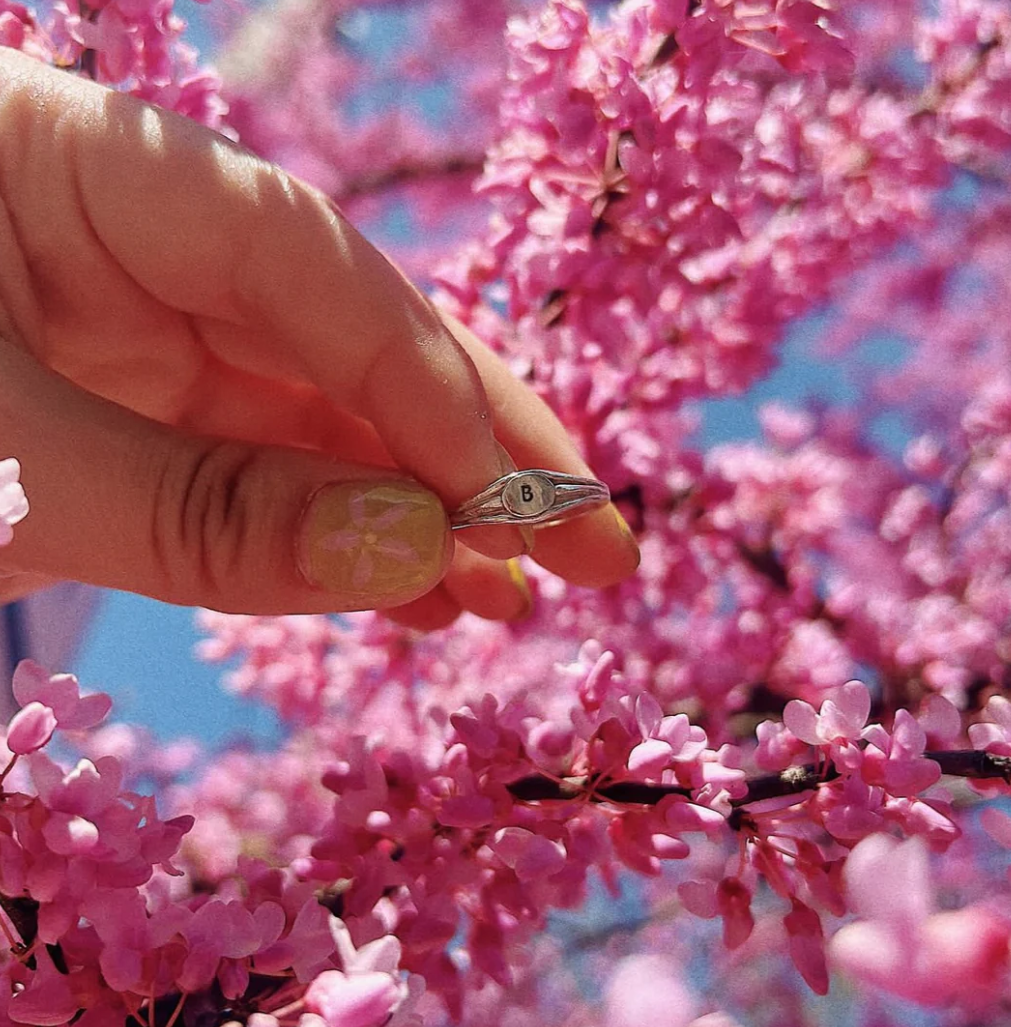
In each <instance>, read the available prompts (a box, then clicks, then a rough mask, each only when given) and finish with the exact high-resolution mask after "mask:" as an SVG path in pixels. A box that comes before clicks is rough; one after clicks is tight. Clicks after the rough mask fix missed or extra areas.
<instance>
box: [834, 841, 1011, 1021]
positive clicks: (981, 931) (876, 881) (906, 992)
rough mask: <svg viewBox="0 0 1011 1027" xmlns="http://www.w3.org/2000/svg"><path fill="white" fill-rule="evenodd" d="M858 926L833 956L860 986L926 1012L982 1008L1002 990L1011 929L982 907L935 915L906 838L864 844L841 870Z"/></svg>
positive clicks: (837, 941)
mask: <svg viewBox="0 0 1011 1027" xmlns="http://www.w3.org/2000/svg"><path fill="white" fill-rule="evenodd" d="M845 877H846V885H847V895H848V898H849V901H850V904H851V907H852V908H853V910H854V911H855V912H856V913H857V915H858V917H860V919H859V920H857V922H855V923H852V924H848V925H846V926H844V927H843V928H841V929H840V930H839V931H838V932H837V933H836V935H835V936H834V937H833V939H832V942H831V945H830V953H831V956H832V959H833V961H834V962H835V964H836V965H837V966H839V967H840V968H841V969H844V970H845V971H846V972H847V973H849V974H851V975H853V976H854V977H856V978H858V979H859V980H861V981H863V982H865V983H868V984H870V985H872V986H874V987H876V988H880V989H882V990H885V991H888V992H890V993H892V994H894V995H898V996H900V997H902V998H906V999H908V1000H911V1001H914V1002H917V1003H919V1004H922V1005H927V1006H944V1005H948V1004H950V1003H952V1002H954V1001H962V1002H966V1003H968V1004H969V1005H970V1006H972V1005H974V1004H980V1003H985V1001H986V996H987V993H988V992H989V993H991V994H992V993H993V992H994V991H995V990H996V989H998V988H999V987H1000V984H1001V981H1002V980H1003V978H1004V974H1005V972H1006V964H1007V945H1008V939H1009V937H1011V922H1009V921H1008V920H1007V919H1006V918H1002V917H999V916H997V915H995V914H994V913H992V912H990V911H989V910H987V909H986V908H985V907H983V906H970V907H966V908H964V909H958V910H949V911H945V912H933V909H932V899H931V893H930V883H929V871H928V866H927V851H926V848H925V847H924V845H923V844H922V842H920V841H919V840H918V839H916V838H911V839H909V840H908V841H905V842H898V841H896V840H895V839H893V838H889V837H887V836H884V835H874V836H871V837H869V838H866V839H865V840H864V841H862V842H860V844H859V845H858V846H857V847H856V848H855V849H854V850H853V852H852V854H851V855H850V858H849V860H848V861H847V866H846V870H845Z"/></svg>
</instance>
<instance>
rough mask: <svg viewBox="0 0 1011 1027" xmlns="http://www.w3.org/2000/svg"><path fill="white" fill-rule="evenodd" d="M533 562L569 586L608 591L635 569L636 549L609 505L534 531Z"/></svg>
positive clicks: (638, 555) (626, 530) (616, 514)
mask: <svg viewBox="0 0 1011 1027" xmlns="http://www.w3.org/2000/svg"><path fill="white" fill-rule="evenodd" d="M532 555H533V558H534V559H535V560H536V561H537V563H539V564H540V565H541V566H542V567H544V568H545V570H549V571H551V572H552V573H553V574H557V575H558V576H559V577H561V578H564V579H565V580H566V581H568V582H570V583H571V584H573V585H579V586H582V587H584V588H608V587H610V586H612V585H617V584H619V583H620V582H622V581H624V580H625V579H626V578H629V577H631V576H632V575H633V574H634V573H635V572H636V570H637V569H638V567H639V562H640V560H641V554H640V552H639V545H638V543H637V542H636V540H635V536H634V535H633V533H632V531H631V529H630V528H629V526H628V524H627V523H626V522H625V519H624V518H623V517H622V516H621V514H620V513H619V512H618V510H617V508H616V507H615V506H614V505H613V504H609V505H608V506H605V507H602V508H601V509H599V510H595V511H593V512H592V513H589V514H586V515H585V516H583V517H579V518H577V519H575V520H572V521H568V522H567V523H565V524H560V525H556V526H553V527H546V528H541V529H539V530H538V531H537V542H536V545H535V546H534V551H533V554H532Z"/></svg>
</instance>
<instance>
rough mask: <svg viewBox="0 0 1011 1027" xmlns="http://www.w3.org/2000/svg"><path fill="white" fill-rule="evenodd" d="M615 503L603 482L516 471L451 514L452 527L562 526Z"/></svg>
mask: <svg viewBox="0 0 1011 1027" xmlns="http://www.w3.org/2000/svg"><path fill="white" fill-rule="evenodd" d="M610 501H611V493H610V491H609V490H608V488H607V486H606V485H605V484H604V483H603V482H602V481H597V480H596V479H595V478H577V477H576V476H575V475H573V474H562V473H561V472H560V471H544V470H541V469H539V468H535V469H531V470H527V471H513V472H512V474H507V475H505V476H504V477H502V478H499V479H498V480H496V481H493V482H492V483H491V484H490V485H489V486H488V487H487V488H486V489H483V490H482V491H481V492H479V493H478V494H477V495H476V496H474V497H473V498H472V499H468V500H467V501H466V502H465V503H463V504H462V505H461V506H460V507H459V508H458V509H457V510H456V511H455V512H454V513H453V514H451V515H450V518H449V523H450V526H451V527H452V528H453V529H454V530H456V529H457V528H474V527H477V526H478V525H481V524H560V523H561V522H562V521H567V520H569V519H570V518H572V517H580V516H582V515H583V514H585V513H589V512H590V511H591V510H596V509H597V508H598V507H601V506H606V505H607V504H608V503H609V502H610Z"/></svg>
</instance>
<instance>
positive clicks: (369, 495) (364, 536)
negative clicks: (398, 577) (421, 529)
mask: <svg viewBox="0 0 1011 1027" xmlns="http://www.w3.org/2000/svg"><path fill="white" fill-rule="evenodd" d="M378 492H379V490H373V491H371V492H361V491H356V492H355V493H354V495H352V497H351V498H350V499H349V500H348V512H349V513H350V515H351V516H350V523H349V524H348V525H347V527H345V528H340V529H339V530H337V531H332V532H329V533H328V534H326V535H324V536H323V537H322V538H321V539H320V540H319V542H318V545H319V547H320V548H321V549H325V550H329V551H330V552H338V553H347V554H349V555H353V556H354V567H353V569H352V571H351V585H352V587H354V588H356V589H362V588H365V587H366V586H367V585H368V584H369V582H370V581H371V580H372V576H373V573H374V571H375V568H376V560H377V558H387V559H389V560H393V561H394V562H397V563H401V564H407V565H412V564H417V563H419V562H420V556H419V555H418V553H417V551H416V550H415V549H414V547H413V546H412V545H410V543H408V542H405V541H404V540H403V539H402V538H397V537H396V536H397V535H398V534H399V533H400V531H398V526H401V530H402V525H401V522H402V521H404V520H405V518H407V517H408V516H409V515H410V514H411V513H412V512H414V510H416V509H420V508H422V507H425V506H427V503H426V502H425V500H423V499H417V500H415V499H412V498H410V497H405V496H402V495H401V496H398V498H397V500H396V502H391V501H390V500H388V499H386V498H385V497H384V496H382V495H381V494H377V493H378ZM366 499H369V500H370V501H371V502H370V503H369V506H370V507H371V512H370V510H369V509H367V508H366ZM377 507H383V508H384V509H379V510H377V509H376V508H377ZM391 529H392V533H391Z"/></svg>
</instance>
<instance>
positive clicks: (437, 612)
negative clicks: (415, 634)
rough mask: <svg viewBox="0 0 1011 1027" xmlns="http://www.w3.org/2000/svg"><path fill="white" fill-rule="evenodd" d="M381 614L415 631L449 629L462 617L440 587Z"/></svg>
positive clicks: (459, 609)
mask: <svg viewBox="0 0 1011 1027" xmlns="http://www.w3.org/2000/svg"><path fill="white" fill-rule="evenodd" d="M381 612H382V614H383V616H384V617H388V618H389V619H390V620H391V621H393V622H394V623H395V624H399V625H400V626H401V627H404V628H412V629H413V630H415V631H440V630H442V629H443V628H448V627H449V626H450V624H452V623H453V621H455V620H456V618H457V617H459V616H460V614H461V612H462V610H461V608H460V604H459V603H458V602H457V601H456V600H455V599H454V598H453V596H452V595H450V593H449V592H448V591H447V590H446V588H445V587H444V586H443V585H439V586H438V587H437V588H434V589H432V591H431V592H429V593H428V594H427V595H423V596H421V598H419V599H415V600H413V601H411V602H409V603H404V604H403V605H402V606H394V607H391V608H390V609H387V610H383V611H381Z"/></svg>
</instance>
